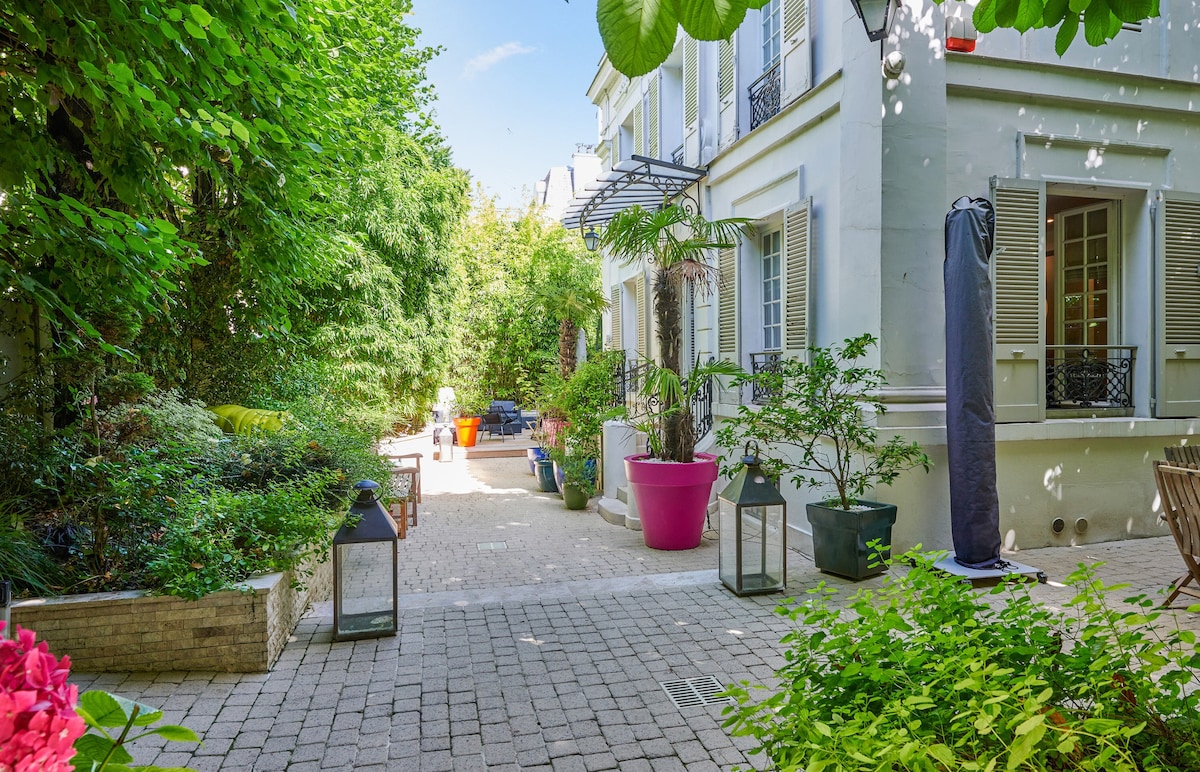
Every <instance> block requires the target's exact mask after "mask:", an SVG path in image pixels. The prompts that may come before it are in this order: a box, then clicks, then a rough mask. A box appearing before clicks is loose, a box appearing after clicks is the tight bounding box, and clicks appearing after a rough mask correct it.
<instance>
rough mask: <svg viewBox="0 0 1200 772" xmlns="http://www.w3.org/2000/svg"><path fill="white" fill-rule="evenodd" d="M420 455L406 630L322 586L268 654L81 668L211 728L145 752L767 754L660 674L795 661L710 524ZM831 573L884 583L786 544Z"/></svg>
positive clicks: (487, 762)
mask: <svg viewBox="0 0 1200 772" xmlns="http://www.w3.org/2000/svg"><path fill="white" fill-rule="evenodd" d="M425 442H426V443H427V442H428V440H425ZM408 445H409V446H408V447H406V448H405V450H411V449H412V447H414V446H415V445H414V444H413V443H409V444H408ZM418 449H420V450H422V451H427V450H431V448H428V449H427V448H426V447H419V448H418ZM424 470H425V481H424V486H423V487H424V496H425V501H424V503H423V504H422V505H421V506H420V516H419V517H420V520H419V525H418V527H417V528H415V529H413V530H410V531H409V537H408V539H407V540H405V541H404V542H401V552H402V557H401V593H402V596H401V604H400V624H401V630H400V634H399V635H398V636H397V637H395V638H382V639H375V640H366V641H357V642H344V643H334V642H333V641H332V637H331V629H332V613H331V608H330V606H329V604H322V605H320V606H318V607H316V608H314V609H312V610H311V612H310V613H309V614H308V615H307V616H306V617H305V618H304V619H303V620H302V621H301V623H300V626H299V627H298V629H297V630H296V633H295V635H294V637H293V639H292V640H291V641H290V643H289V644H288V646H287V648H286V649H285V651H284V653H283V655H282V657H281V658H280V660H279V662H278V663H277V664H276V665H275V667H274V668H273V670H272V671H271V672H270V673H263V674H214V673H196V672H189V673H164V674H156V675H146V674H128V675H121V674H104V675H96V676H87V675H80V676H78V677H76V678H74V679H73V680H74V681H75V682H76V683H78V684H79V685H80V688H81V689H86V688H103V689H107V690H110V691H114V692H116V693H119V694H121V695H123V696H126V697H130V698H133V699H138V700H142V701H145V702H148V703H150V704H154V705H160V706H162V707H163V708H164V710H165V712H166V714H167V718H168V719H169V720H171V721H176V722H179V723H182V724H185V725H186V726H189V727H191V728H192V729H195V730H196V731H197V732H199V733H200V734H201V736H202V737H203V738H204V743H203V745H202V746H200V747H199V748H198V749H194V750H193V748H194V746H186V745H180V744H171V745H170V746H164V745H163V744H162V743H161V742H156V741H155V739H154V738H147V739H146V740H145V741H141V742H142V745H141V746H140V750H139V746H135V748H134V750H135V752H136V753H137V755H136V758H137V759H138V762H139V763H153V764H155V765H159V766H174V765H185V766H191V767H194V768H196V769H199V770H218V769H220V770H284V769H286V770H319V769H361V770H381V771H382V770H413V771H420V772H433V771H434V770H484V769H487V770H554V771H558V772H566V771H568V770H607V769H619V770H634V771H638V770H655V771H661V770H685V769H686V770H701V771H703V770H728V769H731V768H732V767H733V766H735V765H743V766H756V765H757V764H759V763H760V762H757V761H756V759H755V758H754V757H750V756H748V755H747V754H746V750H747V749H748V747H749V744H748V743H747V742H746V741H743V740H741V739H732V738H730V737H729V736H728V734H727V733H726V732H725V730H723V729H722V728H721V718H720V714H721V708H720V706H716V705H709V706H697V707H687V708H682V709H680V708H676V707H675V706H674V705H672V703H671V702H670V699H669V697H668V696H667V694H666V692H665V691H664V690H663V688H662V687H661V683H662V682H663V681H670V680H677V679H683V678H694V677H699V676H708V675H712V676H715V677H716V678H717V679H718V680H720V681H721V682H722V683H729V682H733V681H738V680H742V679H748V680H751V681H753V682H766V681H769V680H770V678H771V674H772V673H773V672H774V670H775V668H777V667H779V666H780V665H782V664H783V659H782V653H781V650H780V649H779V646H778V641H779V638H780V637H781V636H782V635H783V634H784V632H786V630H787V629H788V624H789V623H788V622H787V621H786V620H784V619H782V618H781V617H779V616H777V615H776V614H774V613H773V609H774V608H775V606H776V605H777V604H778V602H779V599H780V596H767V597H762V596H760V597H758V598H736V597H734V596H733V595H732V594H730V593H729V592H727V591H725V590H724V589H723V588H721V587H720V585H719V584H718V581H717V578H716V563H717V552H716V541H715V534H711V533H710V534H707V535H706V541H705V543H704V544H702V545H701V547H700V548H698V549H695V550H690V551H686V552H680V553H671V552H657V551H653V550H649V549H647V548H645V547H644V546H643V545H642V543H641V534H639V533H635V532H632V531H628V530H626V529H624V528H620V527H616V526H612V525H609V524H607V523H605V522H604V521H603V520H601V518H600V516H599V515H598V514H597V513H596V512H595V511H594V509H589V510H588V511H585V512H569V511H567V510H566V509H564V508H563V506H562V503H561V500H560V499H558V498H557V497H556V496H554V495H552V494H545V493H540V492H537V490H536V485H535V484H534V481H533V478H532V477H531V476H530V475H529V474H528V467H527V464H526V462H525V461H524V459H488V460H476V461H466V460H464V459H460V460H458V461H456V462H454V463H451V464H437V463H435V462H433V461H432V458H431V455H430V456H427V458H426V461H425V463H424ZM593 506H594V505H593ZM480 545H488V547H487V548H483V549H481V547H480ZM497 545H502V546H500V547H498V546H497ZM1019 559H1020V560H1022V562H1025V563H1028V564H1031V565H1035V566H1037V567H1039V568H1042V569H1043V570H1045V571H1046V573H1047V574H1048V575H1049V578H1050V580H1051V581H1050V583H1049V584H1047V585H1043V586H1039V587H1038V588H1036V589H1035V591H1034V592H1035V595H1036V596H1037V597H1039V598H1040V599H1042V600H1044V601H1045V602H1047V603H1049V604H1052V605H1057V604H1059V603H1061V602H1063V601H1065V600H1066V599H1068V598H1069V597H1070V590H1069V588H1064V587H1062V586H1061V585H1060V584H1058V582H1059V580H1061V579H1062V578H1063V577H1065V576H1066V574H1067V573H1069V571H1070V570H1071V569H1072V568H1073V567H1074V566H1075V564H1076V563H1078V562H1081V561H1082V562H1094V561H1097V560H1103V561H1107V565H1106V566H1105V568H1104V569H1102V576H1103V577H1104V578H1105V579H1106V580H1107V581H1129V582H1131V583H1133V584H1134V585H1135V586H1136V587H1137V588H1138V589H1144V590H1146V591H1148V592H1157V591H1158V590H1159V589H1160V588H1161V587H1163V586H1164V585H1165V584H1166V583H1167V582H1169V581H1170V580H1171V579H1174V578H1175V576H1176V575H1177V574H1178V571H1177V567H1178V566H1181V562H1180V560H1179V557H1178V554H1177V553H1176V552H1175V549H1174V545H1173V543H1172V542H1171V540H1170V538H1169V537H1164V538H1156V539H1143V540H1138V541H1129V542H1118V543H1113V544H1104V545H1089V546H1086V547H1060V548H1052V549H1043V550H1028V551H1023V552H1021V553H1020V555H1019ZM822 580H825V581H826V582H827V583H829V584H831V585H834V586H839V587H842V588H845V589H848V588H849V587H851V586H853V587H858V586H864V585H865V586H870V585H871V584H872V583H873V582H875V581H877V580H872V581H868V582H864V583H860V584H858V585H852V584H851V583H849V582H844V581H841V580H839V579H837V578H834V577H827V576H823V575H820V574H818V573H817V572H816V570H815V569H814V568H813V566H812V563H811V562H810V561H808V560H807V559H806V558H804V557H802V556H800V555H799V554H797V553H793V554H792V555H791V558H790V561H789V580H788V594H793V595H794V594H801V593H803V592H804V591H805V590H806V589H808V588H810V587H812V586H814V585H816V584H817V583H818V582H820V581H822ZM1180 616H1181V617H1182V618H1184V619H1185V620H1186V623H1187V624H1189V625H1194V624H1195V621H1196V620H1195V618H1194V616H1193V615H1186V614H1181V615H1180ZM181 748H182V749H183V750H182V751H181V750H180V749H181ZM156 752H157V755H155V753H156Z"/></svg>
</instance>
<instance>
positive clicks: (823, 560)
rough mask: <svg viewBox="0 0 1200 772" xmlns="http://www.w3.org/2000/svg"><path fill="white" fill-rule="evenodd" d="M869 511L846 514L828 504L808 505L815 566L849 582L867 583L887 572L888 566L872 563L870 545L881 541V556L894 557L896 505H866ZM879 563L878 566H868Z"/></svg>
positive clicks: (871, 503)
mask: <svg viewBox="0 0 1200 772" xmlns="http://www.w3.org/2000/svg"><path fill="white" fill-rule="evenodd" d="M858 503H859V504H861V505H863V506H865V507H868V508H867V509H856V510H850V511H846V510H844V509H838V508H836V507H827V506H825V505H824V504H808V505H806V508H807V510H808V522H809V523H810V524H812V537H813V562H815V563H816V564H817V568H818V569H820V570H821V571H824V572H826V573H829V574H837V575H838V576H844V577H846V578H847V579H854V580H856V581H857V580H859V579H866V578H868V577H872V576H878V575H879V574H882V573H883V572H884V571H886V570H887V565H886V564H885V563H882V562H879V561H878V560H875V561H873V560H872V557H873V555H872V553H873V550H872V549H871V548H870V547H868V546H867V545H868V544H870V543H871V542H873V541H876V540H878V541H879V543H880V545H881V546H882V548H883V549H881V550H880V551H879V552H880V556H881V557H882V558H883V560H887V559H888V558H890V557H891V555H892V526H893V525H895V524H896V505H895V504H880V503H878V502H874V501H863V500H862V499H859V502H858ZM871 563H878V565H868V564H871Z"/></svg>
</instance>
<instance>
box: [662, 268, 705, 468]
mask: <svg viewBox="0 0 1200 772" xmlns="http://www.w3.org/2000/svg"><path fill="white" fill-rule="evenodd" d="M654 316H655V320H656V321H657V329H656V331H655V334H656V335H657V337H658V354H659V366H661V367H662V368H663V369H666V370H670V371H671V372H673V373H675V374H676V375H682V368H681V367H680V362H679V354H680V351H679V350H680V343H681V341H682V339H683V315H682V313H681V310H680V303H679V282H677V281H675V279H674V277H672V276H671V275H670V274H669V273H668V272H666V271H662V270H660V271H659V272H658V274H657V275H656V276H655V278H654ZM674 407H675V405H674V403H673V402H666V403H664V404H663V405H662V409H663V410H664V411H666V418H665V419H664V420H665V423H664V426H663V455H664V457H665V458H667V459H669V460H671V461H691V460H692V453H693V451H694V450H695V448H696V438H695V436H694V435H693V432H692V421H691V414H690V411H688V410H683V411H682V412H680V411H676V410H673V409H672V408H674Z"/></svg>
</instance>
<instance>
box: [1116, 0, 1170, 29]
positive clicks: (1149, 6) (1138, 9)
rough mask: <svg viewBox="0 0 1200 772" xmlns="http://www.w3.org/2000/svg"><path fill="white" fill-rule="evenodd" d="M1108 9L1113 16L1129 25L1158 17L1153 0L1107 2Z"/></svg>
mask: <svg viewBox="0 0 1200 772" xmlns="http://www.w3.org/2000/svg"><path fill="white" fill-rule="evenodd" d="M1108 7H1109V10H1111V11H1112V12H1113V15H1114V16H1116V17H1117V18H1118V19H1120V20H1121V21H1123V22H1129V23H1130V24H1135V23H1137V22H1139V21H1141V20H1142V19H1146V18H1149V17H1152V16H1157V15H1158V4H1157V3H1156V2H1155V0H1108Z"/></svg>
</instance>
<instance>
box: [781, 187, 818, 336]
mask: <svg viewBox="0 0 1200 772" xmlns="http://www.w3.org/2000/svg"><path fill="white" fill-rule="evenodd" d="M811 217H812V199H809V200H807V201H805V202H804V203H803V205H801V206H799V207H797V208H795V209H790V210H788V211H787V212H786V213H785V214H784V225H783V256H784V260H783V281H784V290H783V301H784V302H783V352H784V355H785V356H788V357H795V358H799V359H807V355H808V346H809V341H808V292H809V286H810V284H811V274H810V270H811V269H810V266H811V264H812V262H811V260H809V238H808V234H809V220H810V218H811Z"/></svg>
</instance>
